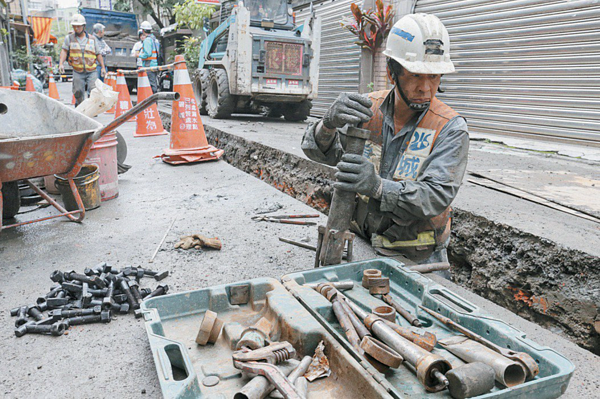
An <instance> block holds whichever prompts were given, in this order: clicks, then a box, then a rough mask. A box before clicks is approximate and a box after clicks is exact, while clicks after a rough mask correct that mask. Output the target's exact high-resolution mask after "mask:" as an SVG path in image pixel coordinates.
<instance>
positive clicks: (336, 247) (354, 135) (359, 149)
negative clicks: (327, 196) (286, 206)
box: [316, 127, 371, 266]
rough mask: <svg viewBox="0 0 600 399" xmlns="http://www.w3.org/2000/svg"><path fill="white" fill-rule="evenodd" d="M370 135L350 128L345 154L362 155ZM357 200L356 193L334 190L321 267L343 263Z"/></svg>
mask: <svg viewBox="0 0 600 399" xmlns="http://www.w3.org/2000/svg"><path fill="white" fill-rule="evenodd" d="M370 135H371V132H370V131H369V130H365V129H359V128H356V127H350V128H348V132H347V135H346V148H345V152H346V153H347V154H358V155H362V153H363V151H364V148H365V142H366V140H367V139H368V138H369V137H370ZM355 198H356V193H354V192H351V191H344V190H340V189H337V188H336V189H334V191H333V198H332V200H331V207H330V209H329V217H328V218H327V227H326V229H325V233H324V234H323V242H322V245H321V248H320V251H319V252H318V253H317V256H316V257H317V259H318V260H319V261H320V263H321V266H327V265H337V264H340V263H342V254H343V253H344V247H345V244H346V240H345V236H346V233H347V232H348V231H349V230H350V221H351V219H352V214H353V213H354V206H355Z"/></svg>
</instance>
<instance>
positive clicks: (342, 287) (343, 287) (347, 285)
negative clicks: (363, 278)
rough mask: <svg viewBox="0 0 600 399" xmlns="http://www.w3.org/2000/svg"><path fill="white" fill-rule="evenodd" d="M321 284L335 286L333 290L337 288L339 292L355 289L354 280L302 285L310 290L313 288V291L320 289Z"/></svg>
mask: <svg viewBox="0 0 600 399" xmlns="http://www.w3.org/2000/svg"><path fill="white" fill-rule="evenodd" d="M321 284H327V285H331V286H333V288H335V289H336V290H338V291H347V290H351V289H352V288H354V281H352V280H348V281H328V282H326V283H306V284H302V285H303V286H304V287H309V288H312V289H313V290H316V289H317V288H319V286H320V285H321Z"/></svg>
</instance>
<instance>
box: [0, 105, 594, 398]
mask: <svg viewBox="0 0 600 399" xmlns="http://www.w3.org/2000/svg"><path fill="white" fill-rule="evenodd" d="M111 119H112V116H110V115H102V116H100V117H99V118H98V120H99V121H100V122H102V123H106V122H108V121H110V120H111ZM134 128H135V124H126V126H125V127H123V128H120V129H119V131H120V132H121V133H122V134H123V135H124V136H125V138H126V140H127V142H128V146H129V156H128V159H127V163H128V164H131V165H132V166H133V168H132V169H131V170H130V171H129V172H127V173H126V174H124V175H121V176H120V179H119V190H120V194H119V197H118V198H117V199H115V200H112V201H108V202H105V203H103V204H102V206H101V207H100V208H99V209H97V210H93V211H90V212H89V213H88V214H87V215H86V219H85V220H84V222H83V223H82V224H75V223H70V222H67V221H64V220H61V219H56V220H52V221H48V222H43V223H38V224H33V225H29V226H24V227H20V228H17V229H11V230H6V231H4V232H3V233H2V234H1V235H0V254H1V258H0V277H1V278H2V281H4V284H3V286H2V288H1V289H0V301H1V305H2V306H1V307H2V309H5V311H4V312H2V313H1V314H0V324H1V327H0V336H1V337H2V339H1V340H0V351H1V352H2V357H1V359H2V360H1V364H2V367H0V392H2V393H3V396H4V397H7V398H23V397H57V396H60V397H85V398H96V397H122V398H137V397H149V398H155V397H160V395H161V393H160V387H159V385H158V380H157V377H156V370H155V366H154V363H153V360H152V356H151V353H150V348H149V346H148V342H147V338H146V332H145V329H144V325H143V322H142V321H141V320H138V319H135V318H134V317H133V315H120V316H117V317H116V318H115V320H113V321H112V322H111V323H110V324H106V325H103V324H97V325H87V326H77V327H73V328H71V330H70V331H69V334H68V335H66V336H63V337H59V338H54V337H46V336H37V335H26V336H24V337H22V338H16V337H15V336H14V332H13V324H14V318H11V317H10V316H9V313H8V309H11V308H13V307H15V306H18V305H22V304H27V303H31V302H33V301H34V300H35V299H36V298H37V297H38V296H40V295H43V294H45V293H46V292H47V291H48V288H49V287H50V286H51V285H52V282H51V281H50V279H49V276H50V273H51V272H52V271H53V270H56V269H58V270H70V269H74V270H77V271H82V270H83V269H84V268H85V267H89V266H93V265H96V264H97V263H98V262H101V261H107V262H110V263H112V264H114V265H115V266H117V267H124V266H126V265H133V266H143V267H149V268H152V269H155V270H169V271H170V272H171V276H170V277H169V278H168V279H166V280H164V281H163V283H166V284H169V286H170V287H171V290H172V291H173V292H181V291H184V290H193V289H200V288H204V287H207V286H211V285H216V284H223V283H231V282H235V281H239V280H243V279H249V278H255V277H265V276H269V277H275V278H278V277H280V276H282V275H284V274H286V273H289V272H292V271H298V270H303V269H310V268H312V264H313V259H314V258H313V257H314V253H312V252H310V251H308V250H304V249H300V248H296V247H293V246H290V245H288V244H284V243H281V242H279V241H278V239H277V238H278V237H280V236H283V237H288V238H292V239H296V240H300V239H302V238H305V237H308V238H309V240H310V243H311V244H313V245H314V244H315V240H316V236H317V233H316V228H315V227H299V226H289V225H278V224H272V223H260V222H252V221H251V220H250V217H251V216H252V215H253V214H254V213H255V212H256V210H257V209H260V208H263V207H265V206H267V205H272V204H274V203H278V204H280V205H282V206H283V208H282V209H281V210H280V212H282V213H308V212H310V213H314V210H312V209H311V208H309V207H308V206H307V205H305V204H303V203H301V202H299V201H297V200H295V199H294V198H292V197H290V196H288V195H285V194H283V193H282V192H280V191H279V190H277V189H275V188H273V187H271V186H270V185H268V184H265V183H264V182H261V181H259V180H257V179H256V178H254V177H252V176H249V175H248V174H245V173H243V172H242V171H240V170H238V169H236V168H234V167H232V166H230V165H228V164H227V163H225V162H223V161H219V162H210V163H203V164H196V165H185V166H180V167H173V166H170V165H167V164H164V163H162V162H160V161H158V160H154V159H153V157H154V156H155V155H158V154H160V152H161V150H162V149H163V148H164V147H166V146H167V145H168V141H169V139H168V136H156V137H146V138H137V139H135V138H133V137H132V134H133V131H134ZM298 130H299V129H298ZM43 212H49V211H38V213H35V214H34V213H32V214H25V215H22V216H19V220H23V219H27V218H31V217H34V216H39V215H40V213H43ZM173 220H175V223H174V225H173V228H172V229H171V230H170V231H168V232H167V229H168V227H169V226H170V225H171V223H172V221H173ZM325 220H326V218H325V217H324V216H323V217H322V218H321V222H322V223H324V222H325ZM165 232H167V238H166V241H165V243H164V244H163V245H162V246H161V250H160V251H159V252H158V255H157V256H156V259H155V260H154V263H152V264H150V263H148V260H149V259H150V257H151V256H152V254H153V253H154V251H155V249H156V247H157V246H158V244H159V242H160V240H161V239H162V237H163V235H164V234H165ZM190 233H201V234H204V235H207V236H217V237H219V238H220V239H221V240H222V241H223V250H221V251H208V250H207V251H183V250H175V249H173V245H174V243H175V242H176V241H177V240H178V238H179V236H181V235H186V234H190ZM355 253H356V258H357V260H363V259H370V258H373V257H374V254H373V253H372V250H371V248H370V246H369V245H368V244H366V243H364V242H362V241H360V240H359V241H358V243H357V245H356V252H355ZM434 279H435V280H436V281H438V282H440V283H442V284H443V285H445V286H446V287H448V288H449V289H451V290H453V291H454V292H456V293H457V294H459V295H461V296H463V297H464V298H465V299H467V300H468V301H470V302H472V303H475V304H476V305H477V306H479V307H481V308H482V309H483V310H484V311H486V312H488V313H490V314H491V315H493V316H495V317H498V318H501V319H503V320H505V321H506V322H508V323H510V324H511V325H513V326H515V327H516V328H518V329H521V330H522V331H524V332H525V333H526V335H527V337H528V338H530V339H532V340H534V341H535V342H537V343H539V344H540V345H544V346H549V347H551V348H553V349H555V350H557V351H558V352H560V353H562V354H564V355H565V356H566V357H568V358H569V359H570V360H571V361H572V362H573V363H574V364H575V365H576V367H577V370H576V372H575V374H574V377H573V379H572V380H571V384H570V386H569V388H568V390H567V392H566V395H565V397H567V398H577V399H579V398H594V397H596V396H597V392H598V389H600V376H599V375H598V374H597V370H598V367H600V359H599V358H598V357H597V356H595V355H593V354H591V353H590V352H588V351H586V350H583V349H581V348H580V347H578V346H576V345H575V344H573V343H572V342H570V341H568V340H566V339H564V338H562V337H560V336H558V335H556V334H554V333H552V332H550V331H548V330H546V329H543V328H541V327H539V326H537V325H535V324H533V323H530V322H528V321H526V320H524V319H522V318H521V317H519V316H517V315H515V314H514V313H512V312H509V311H507V310H505V309H503V308H501V307H499V306H497V305H494V304H492V303H491V302H489V301H487V300H485V299H483V298H481V297H479V296H477V295H474V294H473V293H471V292H469V291H467V290H465V289H463V288H461V287H458V286H456V285H455V284H453V283H451V282H449V281H446V280H441V279H438V278H434ZM155 285H156V282H154V281H153V280H149V279H144V280H142V286H143V287H145V286H152V287H154V286H155Z"/></svg>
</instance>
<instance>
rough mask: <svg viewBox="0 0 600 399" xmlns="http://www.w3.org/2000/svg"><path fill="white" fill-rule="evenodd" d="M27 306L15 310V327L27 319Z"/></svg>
mask: <svg viewBox="0 0 600 399" xmlns="http://www.w3.org/2000/svg"><path fill="white" fill-rule="evenodd" d="M27 310H28V309H27V306H21V307H20V308H19V310H18V311H17V320H16V321H15V327H19V326H22V325H24V324H25V323H27V322H28V321H29V319H28V318H27Z"/></svg>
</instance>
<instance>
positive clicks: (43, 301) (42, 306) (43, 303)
mask: <svg viewBox="0 0 600 399" xmlns="http://www.w3.org/2000/svg"><path fill="white" fill-rule="evenodd" d="M35 303H36V304H37V306H38V308H39V309H40V311H41V312H45V311H46V310H48V303H47V301H46V298H44V297H43V296H41V297H39V298H38V299H36V301H35Z"/></svg>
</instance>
